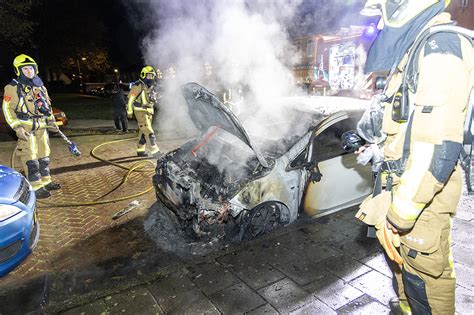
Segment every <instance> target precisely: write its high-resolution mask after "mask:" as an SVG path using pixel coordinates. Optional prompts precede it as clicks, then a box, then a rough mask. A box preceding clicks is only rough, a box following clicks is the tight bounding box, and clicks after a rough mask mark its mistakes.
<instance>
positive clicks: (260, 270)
mask: <svg viewBox="0 0 474 315" xmlns="http://www.w3.org/2000/svg"><path fill="white" fill-rule="evenodd" d="M232 272H233V273H234V275H236V276H237V277H238V278H240V279H241V280H242V281H243V282H245V283H246V284H247V285H248V286H250V287H251V288H252V289H260V288H263V287H265V286H267V285H269V284H271V283H274V282H276V281H278V280H280V279H283V278H284V277H285V275H284V274H283V273H281V272H280V271H279V270H278V269H276V268H275V267H273V266H271V265H269V264H258V265H249V266H246V267H240V268H239V269H236V270H232Z"/></svg>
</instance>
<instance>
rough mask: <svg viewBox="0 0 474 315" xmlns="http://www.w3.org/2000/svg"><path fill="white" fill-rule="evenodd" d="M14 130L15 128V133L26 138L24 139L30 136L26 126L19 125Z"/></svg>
mask: <svg viewBox="0 0 474 315" xmlns="http://www.w3.org/2000/svg"><path fill="white" fill-rule="evenodd" d="M14 130H15V133H16V136H17V137H18V139H20V140H24V141H27V140H28V137H29V136H30V133H29V132H27V131H26V130H25V128H23V127H21V126H19V127H17V128H15V129H14Z"/></svg>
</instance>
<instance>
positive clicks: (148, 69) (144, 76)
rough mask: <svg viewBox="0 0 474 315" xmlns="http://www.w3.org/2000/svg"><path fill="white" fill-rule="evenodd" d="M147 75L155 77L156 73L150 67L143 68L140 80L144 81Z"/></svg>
mask: <svg viewBox="0 0 474 315" xmlns="http://www.w3.org/2000/svg"><path fill="white" fill-rule="evenodd" d="M147 74H153V76H154V77H156V71H155V69H153V67H152V66H145V67H143V68H142V71H141V72H140V78H142V79H145V78H146V75H147Z"/></svg>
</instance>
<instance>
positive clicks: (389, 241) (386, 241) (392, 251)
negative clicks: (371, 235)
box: [375, 220, 403, 265]
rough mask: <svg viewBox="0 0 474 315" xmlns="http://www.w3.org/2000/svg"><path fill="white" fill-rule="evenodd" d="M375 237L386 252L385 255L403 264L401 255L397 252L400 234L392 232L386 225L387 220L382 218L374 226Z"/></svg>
mask: <svg viewBox="0 0 474 315" xmlns="http://www.w3.org/2000/svg"><path fill="white" fill-rule="evenodd" d="M375 229H376V231H377V232H376V235H377V239H378V240H379V242H380V245H382V247H383V249H384V250H385V252H386V253H387V256H388V257H389V258H390V259H391V260H393V261H394V262H396V263H397V264H399V265H403V259H402V256H400V254H399V253H398V250H397V248H399V247H400V235H399V234H398V233H394V232H393V231H392V230H391V229H389V228H388V227H387V221H386V220H383V221H382V222H380V223H379V224H377V225H376V226H375Z"/></svg>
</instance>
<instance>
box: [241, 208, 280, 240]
mask: <svg viewBox="0 0 474 315" xmlns="http://www.w3.org/2000/svg"><path fill="white" fill-rule="evenodd" d="M288 223H289V210H288V208H287V207H286V206H285V205H283V204H281V203H278V202H267V203H264V204H261V205H258V206H257V207H255V208H253V209H252V210H251V211H250V212H249V214H248V215H247V217H246V218H245V222H244V223H243V224H242V226H241V228H242V230H241V235H242V240H244V241H245V240H250V239H254V238H256V237H259V236H261V235H264V234H268V233H270V232H272V231H273V230H275V229H276V228H278V227H280V226H284V225H286V224H288Z"/></svg>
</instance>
